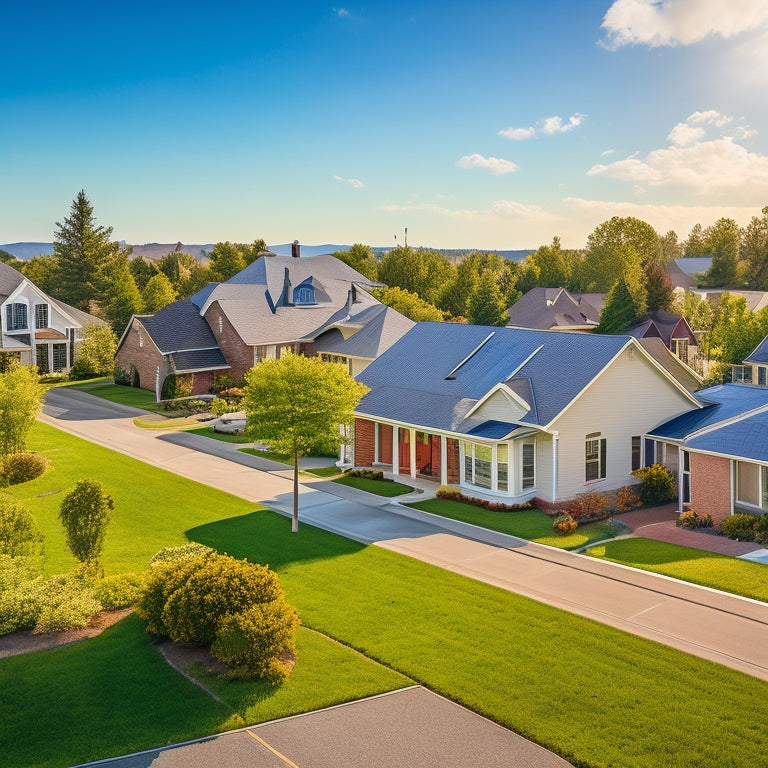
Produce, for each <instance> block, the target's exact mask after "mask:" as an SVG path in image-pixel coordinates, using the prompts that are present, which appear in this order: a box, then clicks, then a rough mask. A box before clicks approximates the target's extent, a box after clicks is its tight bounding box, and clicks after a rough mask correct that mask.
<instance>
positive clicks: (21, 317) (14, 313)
mask: <svg viewBox="0 0 768 768" xmlns="http://www.w3.org/2000/svg"><path fill="white" fill-rule="evenodd" d="M5 325H6V328H7V329H8V330H9V331H21V330H24V331H25V330H27V327H28V326H27V305H26V304H7V305H6V307H5Z"/></svg>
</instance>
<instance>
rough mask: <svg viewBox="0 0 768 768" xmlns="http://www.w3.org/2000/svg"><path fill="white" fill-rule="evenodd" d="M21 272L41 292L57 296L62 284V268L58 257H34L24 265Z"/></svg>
mask: <svg viewBox="0 0 768 768" xmlns="http://www.w3.org/2000/svg"><path fill="white" fill-rule="evenodd" d="M21 271H22V273H23V274H24V277H26V278H27V279H28V280H30V281H31V282H33V283H34V284H35V285H36V286H37V287H38V288H40V290H42V291H45V293H47V294H49V295H51V296H56V295H58V292H59V285H60V283H61V266H60V265H59V259H58V258H57V257H56V256H33V257H32V258H31V259H29V261H25V262H23V263H22V266H21Z"/></svg>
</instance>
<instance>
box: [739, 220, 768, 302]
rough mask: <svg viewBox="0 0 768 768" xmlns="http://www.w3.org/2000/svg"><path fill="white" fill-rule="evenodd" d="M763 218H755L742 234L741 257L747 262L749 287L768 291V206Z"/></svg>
mask: <svg viewBox="0 0 768 768" xmlns="http://www.w3.org/2000/svg"><path fill="white" fill-rule="evenodd" d="M762 214H763V215H762V216H761V217H757V216H753V217H752V219H751V220H750V222H749V224H747V226H746V227H745V228H744V231H743V232H742V246H741V251H742V253H741V255H742V256H743V258H744V260H745V262H746V269H745V272H746V275H747V286H748V287H749V288H751V289H753V290H757V291H765V290H768V205H767V206H765V208H763V210H762Z"/></svg>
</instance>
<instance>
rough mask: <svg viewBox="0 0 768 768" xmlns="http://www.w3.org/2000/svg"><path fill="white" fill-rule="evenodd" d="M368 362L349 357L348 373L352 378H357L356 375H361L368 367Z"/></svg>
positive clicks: (359, 358)
mask: <svg viewBox="0 0 768 768" xmlns="http://www.w3.org/2000/svg"><path fill="white" fill-rule="evenodd" d="M370 362H371V361H370V360H366V359H364V358H362V357H350V358H349V369H350V370H349V372H350V374H351V375H352V376H357V374H358V373H362V372H363V371H364V370H365V369H366V368H367V367H368V366H369V365H370Z"/></svg>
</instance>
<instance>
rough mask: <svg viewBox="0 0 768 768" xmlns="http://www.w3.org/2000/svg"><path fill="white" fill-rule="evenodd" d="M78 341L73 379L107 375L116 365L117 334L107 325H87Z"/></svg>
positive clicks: (72, 372)
mask: <svg viewBox="0 0 768 768" xmlns="http://www.w3.org/2000/svg"><path fill="white" fill-rule="evenodd" d="M80 334H81V339H80V341H78V343H77V347H76V355H75V364H74V365H73V366H72V371H71V374H72V378H73V379H90V378H92V377H93V376H106V375H107V374H108V373H109V372H110V371H111V370H112V367H113V365H114V359H115V354H116V353H117V336H115V334H114V331H113V330H112V329H111V328H110V327H109V326H107V325H86V326H85V327H84V328H83V329H82V330H81V331H80Z"/></svg>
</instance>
